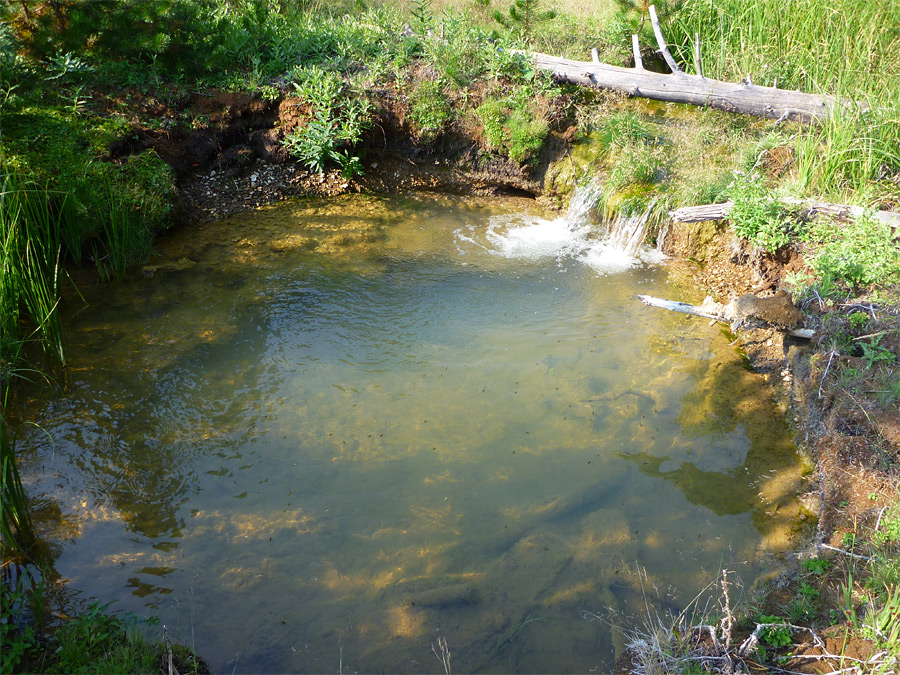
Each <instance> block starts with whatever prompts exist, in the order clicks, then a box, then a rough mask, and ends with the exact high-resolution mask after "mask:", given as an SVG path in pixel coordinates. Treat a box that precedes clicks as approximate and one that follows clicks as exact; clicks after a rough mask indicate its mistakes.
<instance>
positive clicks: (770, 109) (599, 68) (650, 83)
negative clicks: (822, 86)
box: [531, 5, 847, 121]
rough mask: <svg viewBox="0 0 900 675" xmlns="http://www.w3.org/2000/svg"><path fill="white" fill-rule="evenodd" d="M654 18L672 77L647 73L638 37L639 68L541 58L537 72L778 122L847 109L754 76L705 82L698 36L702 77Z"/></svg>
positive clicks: (634, 43)
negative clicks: (685, 66)
mask: <svg viewBox="0 0 900 675" xmlns="http://www.w3.org/2000/svg"><path fill="white" fill-rule="evenodd" d="M649 12H650V21H651V23H652V25H653V33H654V35H655V36H656V41H657V43H658V45H659V52H660V54H662V57H663V58H664V59H665V61H666V63H667V64H668V66H669V69H670V70H671V71H672V73H671V74H664V73H654V72H651V71H649V70H645V69H644V67H643V63H642V61H641V56H640V49H639V47H638V40H637V36H636V35H632V37H631V40H632V49H633V51H634V55H635V59H634V60H635V67H634V68H620V67H618V66H610V65H607V64H605V63H598V62H597V60H592V61H573V60H570V59H564V58H560V57H558V56H551V55H550V54H541V53H538V52H534V53H533V54H532V55H531V56H532V58H533V60H534V66H535V68H538V69H540V70H549V71H550V72H551V73H552V74H553V78H554V79H555V80H556V81H558V82H565V83H568V84H578V85H582V86H585V87H597V88H600V89H612V90H613V91H621V92H624V93H626V94H628V95H630V96H641V97H644V98H652V99H655V100H657V101H669V102H673V103H690V104H692V105H699V106H708V107H711V108H717V109H719V110H726V111H728V112H737V113H745V114H748V115H756V116H758V117H771V118H773V119H778V120H783V119H795V120H802V121H810V120H817V119H823V118H825V117H828V116H829V115H830V114H831V112H832V111H833V110H834V109H835V108H836V107H839V106H844V105H847V103H846V102H843V101H840V100H839V99H836V98H835V97H833V96H819V95H816V94H805V93H802V92H799V91H788V90H786V89H777V88H775V87H758V86H756V85H755V84H753V83H752V82H751V81H750V78H749V76H748V77H747V78H746V80H744V81H743V82H740V83H737V84H734V83H731V82H722V81H719V80H711V79H708V78H706V77H703V72H702V66H701V62H700V43H699V36H695V43H694V50H695V56H694V59H695V61H696V65H697V71H698V74H697V75H688V74H687V73H685V72H684V71H683V70H682V69H681V68H680V67H679V66H678V64H677V63H676V62H675V59H674V58H673V57H672V54H671V52H670V51H669V47H668V45H667V44H666V41H665V39H664V38H663V34H662V30H661V29H660V26H659V21H658V20H657V17H656V8H655V7H654V6H653V5H650V8H649Z"/></svg>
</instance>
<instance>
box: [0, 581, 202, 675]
mask: <svg viewBox="0 0 900 675" xmlns="http://www.w3.org/2000/svg"><path fill="white" fill-rule="evenodd" d="M45 594H46V574H45V573H41V572H38V571H37V570H35V569H34V568H30V567H23V566H14V565H10V566H9V567H6V568H4V574H3V579H2V580H0V604H2V606H3V608H4V620H3V623H2V624H0V639H2V643H0V673H3V674H6V673H19V672H41V673H92V674H97V675H104V674H109V675H114V674H118V673H122V674H130V673H135V674H137V673H159V672H173V671H172V670H170V669H169V663H172V664H173V665H174V667H175V669H177V672H180V673H185V674H188V673H194V674H198V673H208V672H209V669H208V668H207V666H206V664H205V663H204V662H203V661H202V660H200V659H198V658H197V657H196V656H195V655H194V654H193V653H192V652H191V651H190V650H189V649H187V648H186V647H184V646H182V645H179V644H172V643H171V642H170V641H169V640H168V636H167V634H166V633H165V629H163V635H162V636H161V637H160V636H159V635H158V631H157V630H156V629H154V627H155V626H156V625H157V624H158V621H157V620H155V619H141V618H139V617H137V616H134V615H132V614H129V615H125V616H122V617H120V616H115V615H113V614H110V613H109V611H108V607H105V606H100V605H98V604H96V603H95V604H92V605H90V606H89V607H88V608H87V609H86V610H85V611H84V612H81V613H79V614H78V615H77V616H76V617H75V618H73V619H68V620H66V621H65V622H64V623H62V624H54V625H46V626H45V625H44V613H45V612H46V599H45ZM36 627H37V628H39V629H40V630H41V631H44V630H45V629H47V630H49V632H42V633H41V634H40V635H39V634H38V632H37V631H36V630H35V628H36ZM151 635H152V636H153V637H152V638H151V637H150V636H151ZM170 659H171V660H170Z"/></svg>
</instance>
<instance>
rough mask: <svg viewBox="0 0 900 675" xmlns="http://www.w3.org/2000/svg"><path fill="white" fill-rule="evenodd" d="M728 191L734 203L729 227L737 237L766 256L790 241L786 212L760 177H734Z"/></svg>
mask: <svg viewBox="0 0 900 675" xmlns="http://www.w3.org/2000/svg"><path fill="white" fill-rule="evenodd" d="M729 192H730V195H731V199H732V201H733V202H734V206H733V207H732V209H731V213H730V214H729V218H730V219H731V227H732V229H734V231H735V232H736V233H737V234H738V235H739V236H741V237H743V238H744V239H746V240H748V241H750V242H752V243H753V244H755V245H756V246H759V247H760V248H762V249H763V250H765V251H768V252H770V253H774V252H775V251H777V250H778V249H779V248H781V247H782V246H784V245H785V244H787V243H788V242H789V241H790V239H791V232H792V229H793V228H792V224H791V219H790V217H789V215H788V213H787V210H786V209H785V208H784V206H782V205H781V203H779V202H778V200H776V199H775V197H774V195H772V194H771V193H770V192H769V190H768V189H767V188H766V187H765V185H764V184H763V180H762V177H761V176H759V175H758V174H751V175H749V176H742V175H736V176H735V180H734V181H732V183H731V186H730V190H729Z"/></svg>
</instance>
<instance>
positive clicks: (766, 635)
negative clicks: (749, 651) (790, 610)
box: [759, 614, 791, 649]
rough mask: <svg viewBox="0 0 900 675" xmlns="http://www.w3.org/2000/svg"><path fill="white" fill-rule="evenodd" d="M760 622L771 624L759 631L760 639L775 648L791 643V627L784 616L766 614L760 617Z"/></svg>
mask: <svg viewBox="0 0 900 675" xmlns="http://www.w3.org/2000/svg"><path fill="white" fill-rule="evenodd" d="M759 623H761V624H769V625H767V626H765V627H764V628H762V629H761V630H760V631H759V639H760V640H762V642H763V643H764V644H767V645H768V646H770V647H772V648H774V649H778V648H779V647H787V646H788V645H789V644H791V627H790V626H788V625H787V623H786V622H785V620H784V619H783V618H782V617H780V616H773V615H766V614H764V615H762V616H760V617H759Z"/></svg>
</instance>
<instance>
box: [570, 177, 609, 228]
mask: <svg viewBox="0 0 900 675" xmlns="http://www.w3.org/2000/svg"><path fill="white" fill-rule="evenodd" d="M602 192H603V186H602V185H601V184H600V181H598V180H593V181H591V182H590V183H584V184H582V185H579V186H577V187H576V188H575V190H574V191H573V192H572V198H571V199H570V200H569V209H568V211H566V224H567V225H568V226H569V229H571V230H576V229H580V228H582V227H584V226H585V225H587V224H588V222H589V217H590V215H591V210H592V209H593V208H594V206H595V205H596V204H597V200H598V199H600V194H601V193H602Z"/></svg>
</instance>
